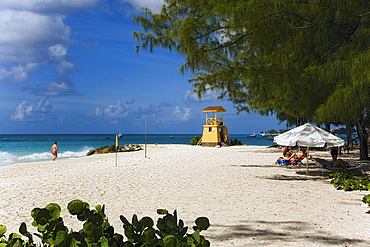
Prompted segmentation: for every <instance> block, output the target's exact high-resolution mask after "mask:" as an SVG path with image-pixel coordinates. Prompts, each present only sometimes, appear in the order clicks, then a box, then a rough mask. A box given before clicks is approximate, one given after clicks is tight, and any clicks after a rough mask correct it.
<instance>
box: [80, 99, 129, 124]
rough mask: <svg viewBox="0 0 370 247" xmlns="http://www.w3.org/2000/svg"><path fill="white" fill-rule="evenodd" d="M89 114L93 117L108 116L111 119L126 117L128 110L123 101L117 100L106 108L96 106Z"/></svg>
mask: <svg viewBox="0 0 370 247" xmlns="http://www.w3.org/2000/svg"><path fill="white" fill-rule="evenodd" d="M87 115H88V116H92V117H98V118H101V117H107V118H109V119H119V118H124V117H126V116H127V115H128V110H127V109H126V107H125V105H124V104H122V103H121V101H119V100H117V103H116V104H112V105H108V107H106V108H100V107H95V109H94V111H92V112H89V113H88V114H87Z"/></svg>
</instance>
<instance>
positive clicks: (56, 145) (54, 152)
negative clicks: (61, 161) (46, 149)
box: [50, 142, 58, 161]
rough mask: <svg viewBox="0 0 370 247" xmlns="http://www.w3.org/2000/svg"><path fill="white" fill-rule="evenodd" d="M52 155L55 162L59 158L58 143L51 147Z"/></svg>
mask: <svg viewBox="0 0 370 247" xmlns="http://www.w3.org/2000/svg"><path fill="white" fill-rule="evenodd" d="M50 151H51V154H52V155H53V156H54V158H53V161H55V160H56V159H57V158H58V143H57V142H54V144H53V146H51V150H50Z"/></svg>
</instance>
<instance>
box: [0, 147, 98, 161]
mask: <svg viewBox="0 0 370 247" xmlns="http://www.w3.org/2000/svg"><path fill="white" fill-rule="evenodd" d="M91 149H93V148H92V147H83V148H82V149H81V150H78V151H65V152H60V153H59V154H58V158H60V159H68V158H78V157H83V156H86V153H87V152H88V151H89V150H91ZM52 158H53V155H52V154H51V153H49V152H42V153H30V154H18V156H17V155H16V154H12V153H9V152H2V151H0V166H6V165H10V164H14V163H17V162H36V161H45V160H51V159H52Z"/></svg>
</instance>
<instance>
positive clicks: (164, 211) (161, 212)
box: [157, 209, 168, 214]
mask: <svg viewBox="0 0 370 247" xmlns="http://www.w3.org/2000/svg"><path fill="white" fill-rule="evenodd" d="M167 213H168V211H167V210H166V209H157V214H167Z"/></svg>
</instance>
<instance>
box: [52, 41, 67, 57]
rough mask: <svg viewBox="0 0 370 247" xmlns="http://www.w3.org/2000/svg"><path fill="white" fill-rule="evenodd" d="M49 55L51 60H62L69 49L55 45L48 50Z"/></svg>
mask: <svg viewBox="0 0 370 247" xmlns="http://www.w3.org/2000/svg"><path fill="white" fill-rule="evenodd" d="M48 54H49V56H50V58H51V59H55V60H61V59H63V58H64V57H65V56H66V55H67V48H66V47H65V46H64V45H61V44H55V45H53V46H50V47H49V48H48Z"/></svg>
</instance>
